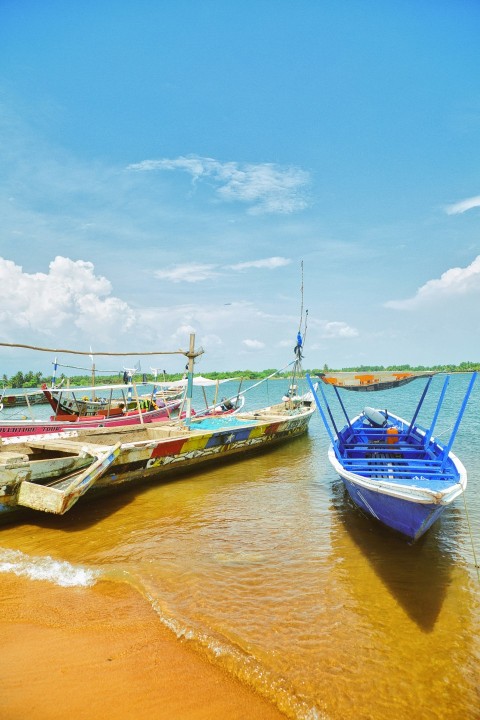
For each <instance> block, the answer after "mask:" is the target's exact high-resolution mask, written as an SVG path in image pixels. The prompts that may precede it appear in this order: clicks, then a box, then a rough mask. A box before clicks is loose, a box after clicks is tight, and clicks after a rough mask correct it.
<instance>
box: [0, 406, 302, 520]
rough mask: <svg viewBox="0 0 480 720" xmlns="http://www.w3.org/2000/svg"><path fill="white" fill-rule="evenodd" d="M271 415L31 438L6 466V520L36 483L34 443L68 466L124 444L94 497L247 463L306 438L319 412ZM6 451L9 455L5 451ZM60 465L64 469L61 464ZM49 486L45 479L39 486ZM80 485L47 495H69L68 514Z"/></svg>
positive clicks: (0, 502)
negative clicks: (31, 452) (213, 466)
mask: <svg viewBox="0 0 480 720" xmlns="http://www.w3.org/2000/svg"><path fill="white" fill-rule="evenodd" d="M268 410H269V411H268V412H266V411H262V412H258V413H242V414H241V415H234V416H230V417H220V418H213V417H212V418H207V419H203V420H200V421H197V420H193V421H191V423H190V426H188V427H186V426H185V425H181V426H179V425H175V424H174V423H163V422H162V423H152V424H149V425H147V426H144V427H136V428H128V427H122V428H118V429H117V430H112V431H111V430H110V429H108V428H99V429H97V430H96V431H82V430H79V431H78V432H76V433H69V437H66V438H61V437H59V438H55V439H54V438H49V437H48V436H46V437H45V438H44V439H42V440H37V439H35V438H33V439H31V440H28V439H25V443H23V444H22V443H12V445H11V446H7V447H10V448H11V450H12V451H13V450H15V451H16V452H17V456H18V457H13V455H14V453H13V452H12V453H11V455H12V457H11V459H10V460H8V461H5V462H4V465H3V468H2V466H1V465H0V517H2V518H3V519H5V518H6V517H7V516H8V514H11V513H13V512H15V511H17V510H18V509H21V506H20V505H19V498H21V497H22V490H21V485H22V482H25V483H27V484H28V483H30V485H28V487H30V486H31V485H32V483H34V482H35V478H34V477H33V474H34V469H35V467H36V464H37V463H38V461H32V462H28V461H26V460H25V456H23V458H22V455H21V453H22V451H23V452H26V451H28V443H30V446H31V448H33V449H34V450H35V449H36V451H37V453H38V452H39V451H40V450H41V451H42V452H44V453H46V454H47V455H48V454H54V453H56V454H62V453H64V454H65V463H67V462H68V463H70V464H71V463H72V462H74V457H72V456H75V454H76V453H77V454H81V453H82V452H85V448H87V449H88V448H89V452H90V454H91V456H92V457H93V456H95V455H96V456H100V455H101V454H102V453H105V452H106V451H107V450H108V448H109V447H111V446H113V445H114V444H118V445H119V448H118V451H117V452H116V456H115V458H114V460H113V462H111V463H110V464H109V466H108V468H107V469H106V470H105V472H103V474H101V476H99V477H98V478H96V481H95V483H94V485H93V486H92V488H91V489H90V488H89V491H88V494H89V495H90V494H92V493H93V492H97V491H99V492H100V491H102V492H106V491H110V490H112V489H114V488H116V487H118V486H121V485H125V484H127V483H132V482H137V481H141V482H145V481H149V480H158V479H162V478H165V479H168V478H170V477H172V476H173V475H175V474H177V473H186V472H191V471H194V470H195V469H196V468H198V467H199V466H203V465H207V464H213V463H219V462H222V463H223V462H225V461H227V460H236V459H241V458H243V457H245V456H247V455H250V454H251V453H254V452H258V451H260V450H268V449H270V448H273V447H275V446H276V445H278V444H280V443H284V442H286V441H289V440H293V439H294V438H297V437H299V436H301V435H303V434H304V433H306V432H307V430H308V425H309V421H310V419H311V417H312V415H313V413H314V409H313V408H305V409H297V410H296V411H294V412H290V411H286V410H285V409H284V407H283V406H276V407H274V408H270V409H268ZM1 449H2V450H3V454H4V455H6V456H7V455H8V453H7V452H5V450H4V448H3V447H2V448H1ZM56 460H57V465H58V462H61V460H58V458H56ZM1 462H2V453H0V463H1ZM77 462H78V461H77ZM43 482H44V478H43V476H42V478H40V479H39V485H42V483H43ZM77 485H78V484H75V483H73V485H72V488H73V489H72V491H71V492H70V491H69V489H68V481H63V480H62V478H61V477H60V479H59V480H58V481H56V482H54V483H51V482H49V483H48V488H45V492H44V495H45V496H47V492H48V493H49V494H50V495H51V494H52V488H53V490H55V489H56V488H58V491H59V492H62V493H63V495H62V498H61V502H60V501H59V502H58V503H57V505H58V506H59V507H62V508H63V507H65V508H67V509H68V508H69V507H71V506H72V505H73V504H74V503H75V502H76V500H77V499H78V497H80V495H81V494H83V490H84V487H82V485H81V484H80V485H79V486H77ZM65 488H67V489H66V490H65ZM27 489H28V488H27ZM34 490H35V495H36V496H38V497H39V498H40V495H41V493H42V488H41V487H40V489H38V487H35V488H34ZM32 491H33V489H32ZM37 491H38V492H37ZM2 493H3V496H2ZM24 494H25V493H24ZM35 502H37V500H36V498H35ZM49 502H50V501H49ZM29 507H33V505H29ZM36 509H40V510H45V509H48V508H47V507H43V506H42V502H41V498H40V499H39V500H38V506H36Z"/></svg>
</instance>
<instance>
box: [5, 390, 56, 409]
mask: <svg viewBox="0 0 480 720" xmlns="http://www.w3.org/2000/svg"><path fill="white" fill-rule="evenodd" d="M46 403H47V399H46V398H45V396H44V394H43V392H42V391H41V390H33V391H31V392H17V393H7V391H6V390H4V391H3V393H2V395H1V396H0V410H3V408H17V407H27V406H29V405H45V404H46Z"/></svg>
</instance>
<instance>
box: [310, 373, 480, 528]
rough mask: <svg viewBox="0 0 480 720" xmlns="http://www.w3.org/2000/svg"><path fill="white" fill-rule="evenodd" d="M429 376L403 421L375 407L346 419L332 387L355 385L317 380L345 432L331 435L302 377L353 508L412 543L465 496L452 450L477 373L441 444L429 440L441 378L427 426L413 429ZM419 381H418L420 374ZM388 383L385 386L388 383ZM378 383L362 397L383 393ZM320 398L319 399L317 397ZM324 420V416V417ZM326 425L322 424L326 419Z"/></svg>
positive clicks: (322, 406) (324, 408) (320, 402)
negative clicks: (330, 396) (330, 395)
mask: <svg viewBox="0 0 480 720" xmlns="http://www.w3.org/2000/svg"><path fill="white" fill-rule="evenodd" d="M433 374H434V373H430V374H428V380H427V383H426V384H425V387H424V390H423V392H422V395H421V397H420V400H419V402H418V405H417V408H416V410H415V413H414V415H413V418H412V419H411V420H410V421H408V420H404V419H402V418H401V417H399V416H397V415H395V414H393V413H391V412H388V411H387V410H382V409H377V408H374V407H370V406H368V407H365V408H364V409H363V411H362V412H361V413H359V414H358V415H357V416H356V417H354V418H352V419H350V418H349V417H348V414H347V412H346V410H345V406H344V404H343V401H342V399H341V396H340V393H339V389H338V388H339V387H343V388H344V389H349V390H352V389H353V390H358V389H359V388H358V386H357V385H355V387H349V386H351V385H352V384H355V379H353V378H352V380H353V383H352V382H345V383H344V385H343V386H340V385H338V383H332V382H331V381H330V379H329V378H328V377H327V378H325V377H324V376H320V379H321V380H322V381H323V383H325V384H327V385H333V389H334V392H335V394H336V397H337V400H338V402H339V404H340V408H341V411H342V412H343V414H344V416H345V418H346V421H347V422H346V425H345V426H344V427H343V428H342V429H341V430H338V429H337V425H336V423H335V420H334V415H333V413H332V410H331V408H330V405H329V403H328V400H327V397H326V394H325V391H324V390H323V388H322V386H321V385H320V388H319V390H320V392H319V393H318V392H316V391H315V389H314V386H313V383H312V380H311V378H310V377H309V376H307V380H308V382H309V385H310V388H311V391H312V393H313V394H314V397H315V402H316V405H317V408H318V410H319V413H320V415H321V417H322V420H323V423H324V425H325V428H326V430H327V432H328V434H329V437H330V440H331V445H330V448H329V450H328V459H329V461H330V463H331V464H332V466H333V467H334V468H335V470H336V472H337V473H338V474H339V476H340V477H341V478H342V480H343V483H344V485H345V487H346V489H347V491H348V493H349V495H350V497H351V498H352V500H353V502H354V503H355V504H356V505H357V506H358V507H359V508H360V509H361V510H363V511H364V512H366V513H367V514H369V515H371V516H372V517H374V518H375V519H376V520H379V521H380V522H381V523H383V524H384V525H387V526H388V527H390V528H392V529H393V530H396V531H398V532H400V533H401V534H402V535H404V536H406V537H407V538H409V539H410V540H411V541H415V540H418V539H419V538H420V537H421V536H422V535H423V534H424V533H425V532H426V531H427V530H428V529H429V528H430V527H431V526H432V524H433V523H434V522H435V521H436V520H437V519H438V518H439V517H440V515H441V514H442V513H443V511H444V510H445V508H446V507H448V506H449V505H451V503H453V502H454V500H455V499H456V498H458V497H459V495H461V493H463V492H464V491H465V488H466V486H467V472H466V469H465V467H464V465H463V464H462V462H461V461H460V460H459V459H458V457H457V456H456V455H454V454H453V452H452V451H451V449H452V445H453V441H454V439H455V436H456V434H457V431H458V428H459V426H460V422H461V419H462V416H463V414H464V411H465V408H466V405H467V402H468V398H469V396H470V393H471V391H472V388H473V385H474V382H475V379H476V373H473V375H472V377H471V379H470V382H469V385H468V388H467V390H466V393H465V396H464V398H463V401H462V404H461V407H460V410H459V413H458V416H457V419H456V422H455V424H454V426H453V429H452V433H451V436H450V439H449V440H448V441H447V442H446V443H445V444H442V443H441V442H440V441H439V440H438V439H436V438H435V437H434V435H433V432H434V428H435V424H436V422H437V419H438V416H439V413H440V409H441V407H442V404H443V400H444V397H445V393H446V390H447V387H448V384H449V380H450V377H449V376H448V375H447V377H446V378H445V381H444V384H443V387H442V390H441V392H440V395H439V399H438V403H437V407H436V410H435V412H434V415H433V418H432V421H431V424H430V427H428V428H422V427H420V425H418V423H417V417H418V413H419V411H420V408H421V406H422V404H423V401H424V399H425V396H426V394H427V391H428V389H429V387H430V384H431V381H432V377H433ZM423 375H424V376H425V374H423ZM415 377H416V376H414V377H413V378H409V379H408V380H407V378H397V380H396V381H395V380H394V379H393V378H390V379H388V383H389V387H396V386H398V385H402V384H405V380H407V381H408V382H409V381H410V379H412V380H413V379H415ZM395 382H396V385H395V384H392V383H395ZM384 387H385V386H384V383H383V382H382V381H381V380H379V381H378V383H376V384H375V383H370V384H369V390H370V391H374V390H379V389H384ZM319 395H321V398H322V399H320V397H319ZM327 416H328V417H327ZM328 418H329V419H330V422H329V419H328Z"/></svg>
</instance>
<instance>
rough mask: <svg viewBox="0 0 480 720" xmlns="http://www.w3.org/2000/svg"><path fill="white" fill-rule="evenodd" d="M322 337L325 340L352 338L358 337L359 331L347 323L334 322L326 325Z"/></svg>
mask: <svg viewBox="0 0 480 720" xmlns="http://www.w3.org/2000/svg"><path fill="white" fill-rule="evenodd" d="M321 335H322V337H324V338H352V337H357V335H358V330H357V329H356V328H352V327H350V325H347V323H345V322H338V321H332V322H327V323H325V325H324V327H323V330H322V332H321Z"/></svg>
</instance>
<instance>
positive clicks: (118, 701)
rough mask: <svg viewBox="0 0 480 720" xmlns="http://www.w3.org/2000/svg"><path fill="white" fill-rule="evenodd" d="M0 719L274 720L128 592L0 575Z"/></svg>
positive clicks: (268, 709) (277, 719) (267, 708)
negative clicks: (0, 683)
mask: <svg viewBox="0 0 480 720" xmlns="http://www.w3.org/2000/svg"><path fill="white" fill-rule="evenodd" d="M0 587H1V594H2V613H1V617H0V623H1V637H2V643H1V661H0V667H1V674H2V712H1V717H2V720H23V719H24V718H29V720H56V719H57V718H58V719H59V720H60V718H61V719H62V720H65V718H72V719H75V720H82V719H83V718H85V719H87V718H88V720H94V719H97V718H115V719H116V720H122V719H123V718H125V720H126V719H127V718H128V719H130V718H136V720H146V719H148V718H156V719H157V720H158V719H160V720H162V719H163V718H165V719H167V718H168V719H169V720H172V718H174V719H175V720H177V719H178V720H207V719H208V720H212V719H216V718H219V719H220V718H222V719H223V718H229V720H240V719H246V718H249V719H254V720H257V719H258V720H281V718H285V716H284V715H283V714H282V713H280V712H279V711H278V710H277V709H276V708H274V707H273V706H272V705H270V704H269V703H268V702H267V701H265V700H263V698H261V697H260V696H258V695H257V694H255V693H254V692H253V691H251V690H249V689H248V688H247V687H245V686H244V685H243V684H241V683H240V682H239V681H237V680H236V679H235V678H233V677H230V676H228V675H227V674H226V673H225V672H224V671H223V670H222V669H221V668H217V667H214V666H213V665H212V664H211V663H210V662H209V661H208V660H207V659H206V658H203V657H202V656H201V655H199V654H198V653H197V652H195V651H193V650H191V649H190V648H189V647H188V646H187V645H186V644H184V643H183V642H182V641H181V640H178V639H177V638H176V637H175V636H174V635H173V634H172V633H171V632H170V631H169V630H168V629H166V628H164V627H163V626H162V625H161V624H160V622H159V619H158V617H157V616H156V614H155V613H154V611H153V610H152V609H151V608H150V607H149V605H148V603H147V602H146V601H145V600H144V599H143V598H142V597H141V596H140V595H139V594H138V593H136V592H135V591H134V590H133V589H131V588H129V587H128V586H122V585H118V586H117V585H116V584H113V583H106V582H103V583H99V584H98V585H96V586H95V587H90V588H62V587H58V586H56V585H53V584H51V583H48V582H43V581H36V582H32V581H30V580H27V579H23V578H17V577H16V576H12V575H2V576H0Z"/></svg>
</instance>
